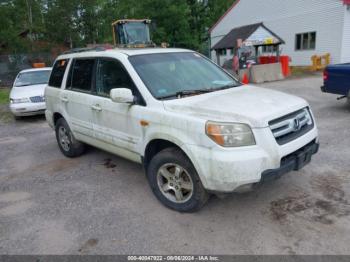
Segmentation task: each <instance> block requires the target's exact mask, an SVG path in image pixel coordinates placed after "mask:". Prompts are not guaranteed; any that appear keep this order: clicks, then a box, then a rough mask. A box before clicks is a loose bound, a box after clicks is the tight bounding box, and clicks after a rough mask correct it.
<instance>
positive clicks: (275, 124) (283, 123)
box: [269, 108, 314, 145]
mask: <svg viewBox="0 0 350 262" xmlns="http://www.w3.org/2000/svg"><path fill="white" fill-rule="evenodd" d="M269 126H270V129H271V131H272V133H273V135H274V137H275V139H276V141H277V143H278V144H279V145H284V144H286V143H288V142H290V141H292V140H294V139H296V138H298V137H300V136H302V135H304V134H306V133H307V132H309V131H310V130H311V129H313V127H314V122H313V119H312V116H311V114H310V111H309V109H308V108H304V109H301V110H298V111H296V112H294V113H291V114H289V115H286V116H283V117H281V118H278V119H275V120H272V121H270V122H269Z"/></svg>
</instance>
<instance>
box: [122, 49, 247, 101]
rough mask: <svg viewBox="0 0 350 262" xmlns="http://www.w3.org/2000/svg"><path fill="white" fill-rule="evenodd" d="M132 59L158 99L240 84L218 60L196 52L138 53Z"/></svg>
mask: <svg viewBox="0 0 350 262" xmlns="http://www.w3.org/2000/svg"><path fill="white" fill-rule="evenodd" d="M129 61H130V62H131V64H132V65H133V66H134V68H135V70H136V72H137V73H138V74H139V76H140V77H141V79H142V81H143V82H144V83H145V85H146V86H147V88H148V89H149V90H150V92H151V93H152V95H153V96H154V97H156V98H158V99H162V98H171V97H181V96H183V95H186V94H188V95H193V94H197V93H198V94H200V93H205V92H214V91H217V90H222V89H225V88H231V87H235V86H238V85H240V83H239V82H238V81H237V80H235V79H234V78H232V77H230V76H229V75H228V74H227V73H225V72H224V71H223V70H222V69H220V68H219V67H218V66H216V65H215V64H214V63H212V62H211V61H209V60H207V59H205V58H203V57H202V56H201V55H199V54H197V53H193V52H184V53H164V54H147V55H137V56H131V57H129Z"/></svg>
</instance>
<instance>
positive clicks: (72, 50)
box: [63, 46, 107, 55]
mask: <svg viewBox="0 0 350 262" xmlns="http://www.w3.org/2000/svg"><path fill="white" fill-rule="evenodd" d="M106 50H107V48H105V47H103V46H97V47H91V48H90V47H84V48H73V49H70V50H67V51H65V52H63V54H64V55H68V54H74V53H83V52H89V51H95V52H101V51H106Z"/></svg>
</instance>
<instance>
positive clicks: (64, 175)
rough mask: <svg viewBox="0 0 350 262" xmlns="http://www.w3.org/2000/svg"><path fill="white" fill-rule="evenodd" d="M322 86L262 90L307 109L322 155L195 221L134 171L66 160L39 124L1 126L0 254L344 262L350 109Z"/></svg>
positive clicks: (93, 154)
mask: <svg viewBox="0 0 350 262" xmlns="http://www.w3.org/2000/svg"><path fill="white" fill-rule="evenodd" d="M321 84H322V79H321V77H320V76H316V77H315V76H313V77H307V78H302V79H291V80H287V81H280V82H274V83H269V84H264V85H263V86H265V87H267V88H271V89H275V90H282V91H285V92H288V93H291V94H295V95H299V96H301V97H303V98H305V99H307V100H308V101H309V102H310V103H311V106H312V108H313V111H314V113H315V115H316V118H317V123H318V126H319V130H320V140H321V145H322V146H321V149H320V152H319V154H318V155H316V156H315V157H314V159H313V162H312V163H311V164H310V165H308V166H307V167H305V169H303V170H302V171H300V172H298V173H296V172H294V173H290V174H288V175H286V176H284V177H282V178H281V179H280V180H277V181H274V182H272V183H269V184H266V185H264V186H262V187H261V188H260V189H258V190H257V191H254V192H251V193H247V194H232V195H230V196H229V197H227V198H226V199H224V200H222V199H218V198H216V197H212V198H211V199H210V201H209V203H208V204H207V205H206V206H205V207H204V208H203V209H202V210H201V211H200V212H198V213H195V214H180V213H177V212H174V211H171V210H169V209H167V208H165V207H163V206H162V205H161V204H160V203H159V202H158V201H157V200H156V199H155V197H154V196H153V194H152V192H151V190H150V188H149V186H148V184H147V181H146V178H145V176H144V174H143V171H142V168H141V166H140V165H137V164H134V163H131V162H129V161H127V160H124V159H121V158H119V157H117V156H114V155H111V154H108V153H106V152H103V151H100V150H97V149H93V148H91V149H89V150H88V152H87V153H86V154H85V155H84V156H82V157H80V158H78V159H67V158H65V157H63V155H62V154H61V153H60V152H59V150H58V147H57V145H56V141H55V137H54V132H53V131H52V130H51V129H50V128H49V127H48V126H47V124H46V123H45V120H44V119H43V118H42V117H31V118H27V119H25V120H22V121H17V122H14V121H10V120H9V119H8V117H5V118H3V119H6V121H2V122H0V148H1V150H0V253H1V254H169V253H171V254H350V249H349V242H350V219H349V215H350V199H349V195H350V187H349V185H350V181H349V180H350V179H349V177H350V165H349V160H350V147H349V145H350V142H349V130H350V121H349V120H350V109H349V107H347V106H346V104H345V102H344V101H336V99H335V98H336V97H335V96H333V95H327V94H322V93H321V92H320V89H319V87H320V85H321ZM1 114H5V113H4V112H3V111H2V113H1Z"/></svg>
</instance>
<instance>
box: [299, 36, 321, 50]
mask: <svg viewBox="0 0 350 262" xmlns="http://www.w3.org/2000/svg"><path fill="white" fill-rule="evenodd" d="M315 48H316V32H308V33H301V34H296V36H295V50H296V51H302V50H315Z"/></svg>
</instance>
